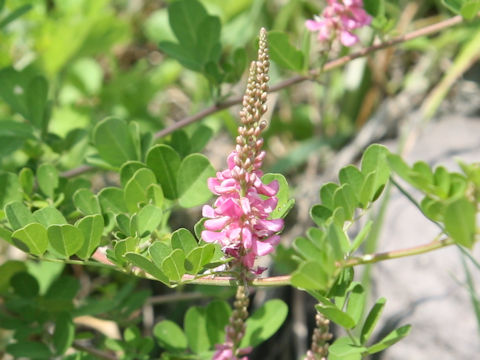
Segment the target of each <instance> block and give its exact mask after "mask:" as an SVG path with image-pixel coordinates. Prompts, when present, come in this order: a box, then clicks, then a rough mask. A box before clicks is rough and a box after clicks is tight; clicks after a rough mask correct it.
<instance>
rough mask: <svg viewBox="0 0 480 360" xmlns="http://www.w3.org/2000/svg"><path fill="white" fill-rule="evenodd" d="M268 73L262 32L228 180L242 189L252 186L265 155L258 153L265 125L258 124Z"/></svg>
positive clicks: (264, 35)
mask: <svg viewBox="0 0 480 360" xmlns="http://www.w3.org/2000/svg"><path fill="white" fill-rule="evenodd" d="M269 69H270V62H269V57H268V46H267V32H266V30H265V29H263V28H262V29H261V30H260V38H259V43H258V59H257V61H253V62H252V63H251V65H250V72H249V76H248V83H247V89H246V91H245V94H244V96H243V102H242V105H243V108H242V110H241V111H240V122H241V125H240V126H239V127H238V134H239V135H238V136H237V138H236V142H237V145H236V147H235V152H236V156H235V158H234V162H235V165H236V167H235V168H234V169H233V171H232V176H233V177H234V178H235V179H237V180H238V181H240V183H241V184H242V185H243V186H244V187H248V186H251V185H252V184H253V183H254V181H255V174H254V172H255V171H257V170H259V169H260V167H261V166H262V162H263V158H264V157H265V152H264V151H261V149H262V146H263V138H262V137H261V133H262V131H263V130H264V129H265V128H266V126H267V122H266V121H265V120H262V115H263V114H265V112H266V111H267V105H266V101H267V94H268V80H269V75H268V71H269Z"/></svg>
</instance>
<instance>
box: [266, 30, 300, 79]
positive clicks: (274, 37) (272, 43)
mask: <svg viewBox="0 0 480 360" xmlns="http://www.w3.org/2000/svg"><path fill="white" fill-rule="evenodd" d="M267 38H268V47H269V49H270V57H271V59H272V60H273V61H274V62H276V63H277V64H278V65H279V66H281V67H284V68H286V69H290V70H295V71H301V70H302V69H303V54H302V52H301V51H300V50H298V49H297V48H296V47H294V46H293V45H291V44H290V41H289V40H288V35H287V34H285V33H283V32H281V31H269V32H268V34H267Z"/></svg>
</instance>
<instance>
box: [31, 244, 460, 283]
mask: <svg viewBox="0 0 480 360" xmlns="http://www.w3.org/2000/svg"><path fill="white" fill-rule="evenodd" d="M439 237H440V235H439V236H438V237H437V239H435V240H433V241H431V242H429V243H427V244H424V245H419V246H415V247H411V248H406V249H400V250H393V251H387V252H382V253H376V254H367V255H363V256H359V257H352V258H350V259H347V260H344V261H338V262H337V264H336V265H337V267H341V268H345V267H352V266H358V265H365V264H373V263H377V262H379V261H385V260H393V259H399V258H402V257H406V256H413V255H420V254H424V253H427V252H430V251H434V250H438V249H441V248H443V247H446V246H450V245H454V244H455V241H454V240H453V239H452V238H444V239H439ZM31 258H32V259H36V260H43V261H50V262H57V263H65V264H73V265H89V266H96V267H101V268H105V269H110V270H116V271H123V270H122V269H120V268H118V267H115V266H113V265H107V264H104V263H100V262H95V261H82V260H70V259H66V260H63V259H53V258H43V257H33V256H31ZM145 277H146V278H148V279H151V280H156V279H155V278H154V277H152V276H151V275H148V274H145ZM183 281H185V282H188V284H196V285H214V286H234V285H236V284H238V279H237V278H235V277H230V276H214V275H210V276H208V277H202V278H198V279H197V278H195V277H194V276H192V275H184V276H183V278H182V282H183ZM248 285H250V286H255V287H277V286H288V285H291V276H290V275H282V276H272V277H267V278H257V279H253V280H250V281H248Z"/></svg>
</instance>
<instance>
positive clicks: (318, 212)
mask: <svg viewBox="0 0 480 360" xmlns="http://www.w3.org/2000/svg"><path fill="white" fill-rule="evenodd" d="M332 215H333V213H332V210H330V208H328V207H326V206H324V205H320V204H317V205H313V207H312V208H311V209H310V217H311V218H312V220H313V221H314V222H315V224H317V225H318V226H325V225H326V222H327V220H328V219H329V218H330V217H331V216H332Z"/></svg>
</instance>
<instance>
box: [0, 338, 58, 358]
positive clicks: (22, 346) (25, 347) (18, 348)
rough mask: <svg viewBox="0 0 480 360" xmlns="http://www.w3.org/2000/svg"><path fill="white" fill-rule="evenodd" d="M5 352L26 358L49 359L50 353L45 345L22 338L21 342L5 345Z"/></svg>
mask: <svg viewBox="0 0 480 360" xmlns="http://www.w3.org/2000/svg"><path fill="white" fill-rule="evenodd" d="M6 350H7V353H8V354H10V355H12V356H14V357H16V358H26V359H51V358H52V353H51V352H50V350H49V349H48V347H47V345H45V344H42V343H39V342H33V341H26V340H22V341H21V342H17V343H13V344H10V345H8V346H7V348H6Z"/></svg>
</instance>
